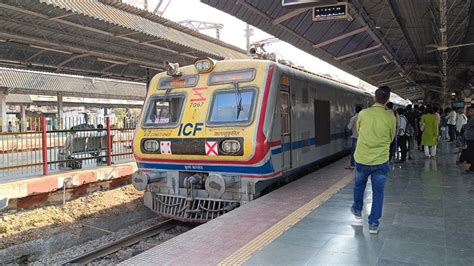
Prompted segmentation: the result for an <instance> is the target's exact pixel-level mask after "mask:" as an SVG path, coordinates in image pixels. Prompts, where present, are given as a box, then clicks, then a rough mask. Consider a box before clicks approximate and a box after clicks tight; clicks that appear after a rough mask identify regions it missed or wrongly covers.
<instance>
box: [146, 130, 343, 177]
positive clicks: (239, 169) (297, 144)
mask: <svg viewBox="0 0 474 266" xmlns="http://www.w3.org/2000/svg"><path fill="white" fill-rule="evenodd" d="M348 136H350V134H348V133H345V132H344V133H337V134H332V135H331V140H336V139H341V138H347V137H348ZM315 144H316V139H315V138H309V139H305V140H298V141H293V142H291V144H290V143H285V144H283V146H282V147H280V148H277V149H274V150H272V154H273V155H275V154H278V153H281V152H282V148H283V149H284V150H285V151H287V150H289V149H290V145H291V148H292V149H293V150H296V149H300V148H303V147H306V146H311V145H315ZM316 146H317V145H316ZM138 168H142V169H160V170H184V171H209V172H224V173H243V174H271V173H273V172H274V169H273V165H272V163H271V161H268V162H266V163H265V164H263V165H261V166H235V165H232V166H227V165H186V164H162V163H138Z"/></svg>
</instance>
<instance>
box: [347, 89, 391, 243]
mask: <svg viewBox="0 0 474 266" xmlns="http://www.w3.org/2000/svg"><path fill="white" fill-rule="evenodd" d="M389 98H390V88H389V87H388V86H382V87H380V88H378V89H377V90H376V91H375V97H374V99H375V104H374V105H372V107H370V108H367V109H365V110H363V111H361V112H360V113H359V116H358V119H357V126H356V128H357V132H358V139H357V146H356V150H355V154H354V158H355V161H356V167H355V170H356V171H355V185H354V203H353V204H352V208H351V211H352V213H353V214H354V216H355V217H356V218H357V219H362V208H363V206H364V191H365V187H366V185H367V180H368V178H369V176H370V177H371V182H372V199H373V200H372V209H371V211H370V215H369V232H370V233H372V234H377V233H378V231H379V219H380V217H381V216H382V208H383V197H384V188H385V180H386V178H387V175H388V172H389V165H388V160H389V150H390V143H391V142H392V141H393V139H394V138H395V136H396V118H395V116H394V115H393V113H392V112H390V111H388V110H387V109H386V107H385V104H386V103H387V102H388V100H389Z"/></svg>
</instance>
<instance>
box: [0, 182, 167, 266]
mask: <svg viewBox="0 0 474 266" xmlns="http://www.w3.org/2000/svg"><path fill="white" fill-rule="evenodd" d="M0 216H3V217H1V218H0V264H7V263H20V264H21V263H32V262H35V261H45V263H46V264H49V263H53V264H54V263H59V262H60V260H52V259H53V258H55V257H56V255H55V254H56V253H58V254H60V252H61V251H62V250H68V249H72V250H74V249H76V250H77V251H78V252H82V251H83V250H81V249H78V248H77V247H78V246H80V245H82V244H83V243H86V242H89V241H93V240H96V239H101V238H103V241H110V240H108V239H109V238H111V237H112V238H114V237H115V236H116V237H120V236H121V235H122V234H124V235H127V234H129V233H131V232H133V230H142V229H144V228H146V227H147V226H148V225H152V224H154V223H157V222H159V221H161V220H163V219H162V218H157V216H156V215H155V214H154V213H153V212H151V211H150V210H149V209H148V208H146V207H145V206H144V205H143V192H139V191H136V190H135V189H134V188H133V187H132V186H131V185H128V186H124V187H121V188H117V189H114V190H108V191H97V192H94V193H93V194H90V195H88V196H85V197H82V198H79V199H75V200H72V201H69V202H67V203H66V204H65V205H64V206H63V205H58V206H48V207H42V208H37V209H32V210H22V211H18V212H7V213H0ZM134 228H135V229H134ZM107 237H108V238H107ZM101 243H104V242H98V244H97V245H101ZM90 245H93V242H91V244H90ZM46 261H48V262H46ZM49 261H51V262H49Z"/></svg>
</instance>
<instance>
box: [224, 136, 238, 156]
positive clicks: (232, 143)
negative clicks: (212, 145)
mask: <svg viewBox="0 0 474 266" xmlns="http://www.w3.org/2000/svg"><path fill="white" fill-rule="evenodd" d="M221 148H222V150H223V151H224V152H225V153H238V152H239V151H240V149H241V145H240V142H239V141H238V140H235V139H226V140H224V141H223V142H222V144H221Z"/></svg>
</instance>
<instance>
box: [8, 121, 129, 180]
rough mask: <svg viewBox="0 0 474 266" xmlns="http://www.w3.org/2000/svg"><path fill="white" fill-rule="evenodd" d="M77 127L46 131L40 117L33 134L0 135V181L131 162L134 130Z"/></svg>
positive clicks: (82, 125) (106, 124)
mask: <svg viewBox="0 0 474 266" xmlns="http://www.w3.org/2000/svg"><path fill="white" fill-rule="evenodd" d="M105 122H106V123H105V127H104V126H102V125H99V126H98V127H97V128H96V127H94V126H92V125H88V124H79V125H75V126H73V127H71V129H69V130H48V125H47V122H46V119H45V117H41V119H40V120H39V123H38V126H37V127H35V130H34V131H33V130H30V131H24V132H0V179H2V178H9V177H10V178H18V177H24V176H30V175H41V174H43V175H47V174H48V173H51V172H57V171H63V170H70V169H80V168H85V167H96V166H100V165H112V164H115V163H120V162H125V161H131V160H132V159H133V155H132V139H133V132H134V130H135V129H134V128H131V127H126V128H115V127H113V125H111V123H110V118H109V117H107V118H106V120H105Z"/></svg>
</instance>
